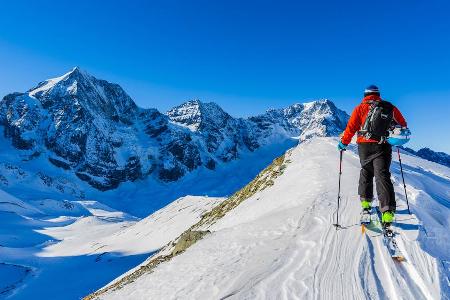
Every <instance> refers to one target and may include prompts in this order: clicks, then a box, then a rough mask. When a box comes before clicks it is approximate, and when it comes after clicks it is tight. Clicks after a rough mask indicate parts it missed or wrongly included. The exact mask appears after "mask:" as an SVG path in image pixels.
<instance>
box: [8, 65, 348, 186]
mask: <svg viewBox="0 0 450 300" xmlns="http://www.w3.org/2000/svg"><path fill="white" fill-rule="evenodd" d="M347 119H348V115H347V114H346V113H345V112H343V111H341V110H339V109H337V108H336V106H335V105H334V104H333V103H332V102H331V101H328V100H321V101H315V102H311V103H306V104H295V105H292V106H290V107H288V108H285V109H271V110H268V111H267V112H266V113H264V114H262V115H259V116H255V117H250V118H248V119H243V118H233V117H232V116H230V115H229V114H228V113H226V112H225V111H223V110H222V109H221V108H220V107H219V106H218V105H217V104H215V103H203V102H201V101H198V100H195V101H189V102H186V103H184V104H182V105H180V106H177V107H175V108H173V109H171V110H169V111H168V112H167V113H166V114H163V113H160V112H159V111H158V110H156V109H143V108H139V107H138V106H137V105H136V104H135V103H134V101H133V100H132V99H131V98H130V97H129V96H128V95H127V94H126V93H125V91H124V90H123V89H122V88H121V87H120V86H119V85H117V84H113V83H109V82H107V81H105V80H100V79H97V78H95V77H93V76H91V75H89V74H88V73H86V72H84V71H82V70H80V69H79V68H74V69H73V70H72V71H70V72H68V73H67V74H65V75H63V76H61V77H57V78H53V79H49V80H46V81H44V82H42V83H40V84H38V85H37V86H36V87H35V88H32V89H31V90H29V91H28V92H26V93H13V94H9V95H7V96H5V97H4V98H3V100H2V101H1V102H0V126H2V127H3V131H4V135H5V137H6V138H7V139H9V140H10V141H11V143H12V145H13V146H14V147H15V148H16V149H17V151H18V152H17V154H18V156H19V155H20V157H21V159H22V160H26V161H33V160H35V159H36V158H38V157H41V158H42V157H43V158H44V159H45V160H47V161H48V162H49V165H50V164H51V165H52V166H53V167H56V168H59V169H62V170H64V171H66V173H67V174H73V175H76V176H77V177H78V179H80V180H82V181H84V182H87V183H89V184H90V185H91V186H93V187H95V188H96V189H99V190H102V191H104V190H110V189H114V188H117V187H118V185H119V184H120V183H123V182H132V181H135V180H137V179H143V178H147V177H151V178H153V179H155V180H157V181H161V182H173V181H177V180H179V179H180V178H182V177H184V176H185V175H186V174H188V173H190V172H192V171H193V170H196V169H198V168H206V169H210V170H214V169H215V168H216V167H217V165H220V164H223V163H227V162H229V161H231V160H235V159H238V158H239V157H241V156H242V155H243V154H245V153H248V152H253V151H255V150H256V149H258V148H261V147H264V146H267V145H273V144H282V143H284V142H285V141H286V140H290V139H292V138H293V137H300V139H307V138H310V137H313V136H332V135H336V134H337V133H339V132H341V131H342V130H343V128H344V127H345V123H346V121H347ZM13 167H14V168H20V167H21V166H13ZM49 168H50V166H49ZM43 176H48V174H45V170H44V171H43ZM1 180H2V182H5V181H8V178H6V177H5V176H3V177H2V178H1ZM10 180H11V179H10ZM73 182H74V181H72V183H73ZM68 184H69V183H68ZM69 189H70V188H69ZM72 189H74V188H73V187H72ZM75 189H76V188H75ZM59 190H64V188H60V189H59ZM73 193H77V192H73ZM78 194H81V192H79V193H78Z"/></svg>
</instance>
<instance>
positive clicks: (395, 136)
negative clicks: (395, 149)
mask: <svg viewBox="0 0 450 300" xmlns="http://www.w3.org/2000/svg"><path fill="white" fill-rule="evenodd" d="M410 136H411V131H410V130H409V129H408V128H399V127H396V128H394V129H393V130H391V131H390V132H389V136H388V138H387V142H388V143H389V144H391V145H392V146H401V145H404V144H406V143H407V142H409V140H410Z"/></svg>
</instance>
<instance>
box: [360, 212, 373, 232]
mask: <svg viewBox="0 0 450 300" xmlns="http://www.w3.org/2000/svg"><path fill="white" fill-rule="evenodd" d="M371 221H372V214H371V210H369V209H363V210H362V211H361V218H360V220H359V222H360V224H361V233H362V234H364V233H365V232H366V226H367V225H369V224H370V223H371Z"/></svg>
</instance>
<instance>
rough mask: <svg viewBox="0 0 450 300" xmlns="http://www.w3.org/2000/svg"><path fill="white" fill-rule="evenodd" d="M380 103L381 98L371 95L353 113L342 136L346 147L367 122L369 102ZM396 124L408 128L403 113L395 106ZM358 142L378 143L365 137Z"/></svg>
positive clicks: (359, 138) (359, 137)
mask: <svg viewBox="0 0 450 300" xmlns="http://www.w3.org/2000/svg"><path fill="white" fill-rule="evenodd" d="M374 100H375V101H380V100H381V98H380V96H377V95H369V96H366V97H364V99H363V100H362V102H361V104H359V105H358V106H357V107H356V108H355V109H354V110H353V112H352V116H351V117H350V120H348V123H347V128H345V131H344V134H343V136H342V139H341V141H342V143H343V144H345V145H348V144H350V142H351V141H352V137H353V136H354V135H355V133H356V132H357V131H359V130H360V129H361V126H362V125H363V124H364V122H365V121H366V117H367V114H368V113H369V109H370V103H369V101H374ZM393 114H394V122H396V123H397V124H399V125H401V126H403V127H406V121H405V118H403V116H402V113H401V112H400V111H399V110H398V109H397V107H395V106H394V111H393ZM356 142H357V143H358V144H359V143H378V141H376V140H372V139H366V138H364V137H363V136H358V139H357V140H356Z"/></svg>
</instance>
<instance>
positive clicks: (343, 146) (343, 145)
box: [337, 141, 348, 151]
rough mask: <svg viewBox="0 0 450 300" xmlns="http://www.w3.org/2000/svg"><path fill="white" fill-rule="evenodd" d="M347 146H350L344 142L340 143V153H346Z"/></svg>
mask: <svg viewBox="0 0 450 300" xmlns="http://www.w3.org/2000/svg"><path fill="white" fill-rule="evenodd" d="M347 146H348V145H345V144H343V143H342V141H339V144H338V146H337V148H338V150H339V151H345V150H346V149H347Z"/></svg>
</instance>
